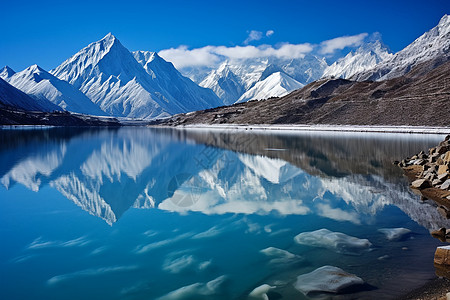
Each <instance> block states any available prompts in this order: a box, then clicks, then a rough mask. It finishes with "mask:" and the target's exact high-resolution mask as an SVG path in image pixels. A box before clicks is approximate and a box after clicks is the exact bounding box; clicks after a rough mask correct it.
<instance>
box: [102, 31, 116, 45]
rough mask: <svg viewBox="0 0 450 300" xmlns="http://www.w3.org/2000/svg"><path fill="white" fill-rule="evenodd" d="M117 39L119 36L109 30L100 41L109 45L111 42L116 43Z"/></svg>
mask: <svg viewBox="0 0 450 300" xmlns="http://www.w3.org/2000/svg"><path fill="white" fill-rule="evenodd" d="M116 40H117V38H116V37H115V36H114V35H113V34H112V33H111V32H109V33H108V34H107V35H105V36H104V37H103V38H102V39H101V40H100V41H99V42H102V43H104V44H107V45H109V44H114V42H115V41H116Z"/></svg>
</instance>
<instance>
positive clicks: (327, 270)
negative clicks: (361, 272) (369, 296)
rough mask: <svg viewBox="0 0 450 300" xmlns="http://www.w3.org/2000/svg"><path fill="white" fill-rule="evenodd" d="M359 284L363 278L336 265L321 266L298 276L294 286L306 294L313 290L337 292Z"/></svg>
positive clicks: (317, 291)
mask: <svg viewBox="0 0 450 300" xmlns="http://www.w3.org/2000/svg"><path fill="white" fill-rule="evenodd" d="M361 284H364V280H362V279H361V278H359V277H358V276H356V275H353V274H350V273H347V272H345V271H344V270H342V269H340V268H338V267H333V266H323V267H321V268H318V269H316V270H314V271H312V272H311V273H308V274H303V275H300V276H298V277H297V281H296V282H295V284H294V287H295V288H296V289H297V290H298V291H300V292H302V293H303V294H305V295H307V294H309V293H313V292H315V293H323V292H326V293H339V292H340V291H342V290H343V289H345V288H347V287H350V286H353V285H361Z"/></svg>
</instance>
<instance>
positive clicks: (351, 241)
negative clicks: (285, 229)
mask: <svg viewBox="0 0 450 300" xmlns="http://www.w3.org/2000/svg"><path fill="white" fill-rule="evenodd" d="M294 240H295V242H297V243H298V244H301V245H307V246H312V247H321V248H327V249H330V250H333V251H335V252H337V253H343V254H352V255H358V254H361V252H362V251H364V250H367V249H369V248H370V247H371V246H372V243H371V242H370V241H369V240H367V239H359V238H356V237H353V236H349V235H346V234H344V233H341V232H333V231H330V230H328V229H325V228H323V229H319V230H316V231H311V232H303V233H300V234H299V235H297V236H296V237H294Z"/></svg>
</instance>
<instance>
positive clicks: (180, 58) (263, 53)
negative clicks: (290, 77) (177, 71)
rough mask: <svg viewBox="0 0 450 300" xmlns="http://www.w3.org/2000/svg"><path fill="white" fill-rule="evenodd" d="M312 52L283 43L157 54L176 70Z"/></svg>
mask: <svg viewBox="0 0 450 300" xmlns="http://www.w3.org/2000/svg"><path fill="white" fill-rule="evenodd" d="M312 50H313V45H311V44H308V43H305V44H289V43H285V44H282V45H281V46H279V47H274V46H270V45H261V46H258V47H256V46H250V45H249V46H234V47H226V46H205V47H203V48H195V49H188V48H187V47H186V46H180V47H178V48H176V49H175V48H171V49H166V50H162V51H160V52H159V53H158V54H159V55H160V56H161V57H162V58H164V59H165V60H167V61H170V62H172V63H173V64H174V65H175V67H176V68H184V67H190V66H197V67H199V66H208V67H214V66H216V65H217V64H218V63H220V62H222V61H223V60H226V59H228V60H239V59H248V58H261V57H268V56H273V57H278V58H303V57H304V56H305V54H307V53H309V52H311V51H312Z"/></svg>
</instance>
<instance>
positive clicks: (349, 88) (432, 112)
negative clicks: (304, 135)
mask: <svg viewBox="0 0 450 300" xmlns="http://www.w3.org/2000/svg"><path fill="white" fill-rule="evenodd" d="M439 64H440V65H439ZM435 65H439V66H438V67H436V68H433V67H434V66H435ZM430 69H431V71H430ZM449 113H450V62H449V61H447V62H445V63H442V61H439V62H437V61H436V60H434V61H428V62H425V63H422V64H420V65H418V66H416V67H415V68H413V69H412V70H411V71H410V72H409V73H408V74H406V75H404V76H401V77H398V78H394V79H390V80H386V81H363V82H356V81H349V80H344V79H327V80H319V81H315V82H312V83H310V84H308V85H307V86H305V87H304V88H302V89H300V90H297V91H294V92H292V93H290V94H289V95H287V96H285V97H281V98H271V99H267V100H264V101H251V102H247V103H242V104H236V105H232V106H226V107H219V108H214V109H208V110H203V111H198V112H194V113H188V114H180V115H176V116H174V117H172V118H170V119H166V120H164V121H161V122H159V123H161V124H163V125H188V124H224V123H229V124H343V125H344V124H345V125H422V126H423V125H427V126H447V125H450V119H449V118H448V116H449Z"/></svg>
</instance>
